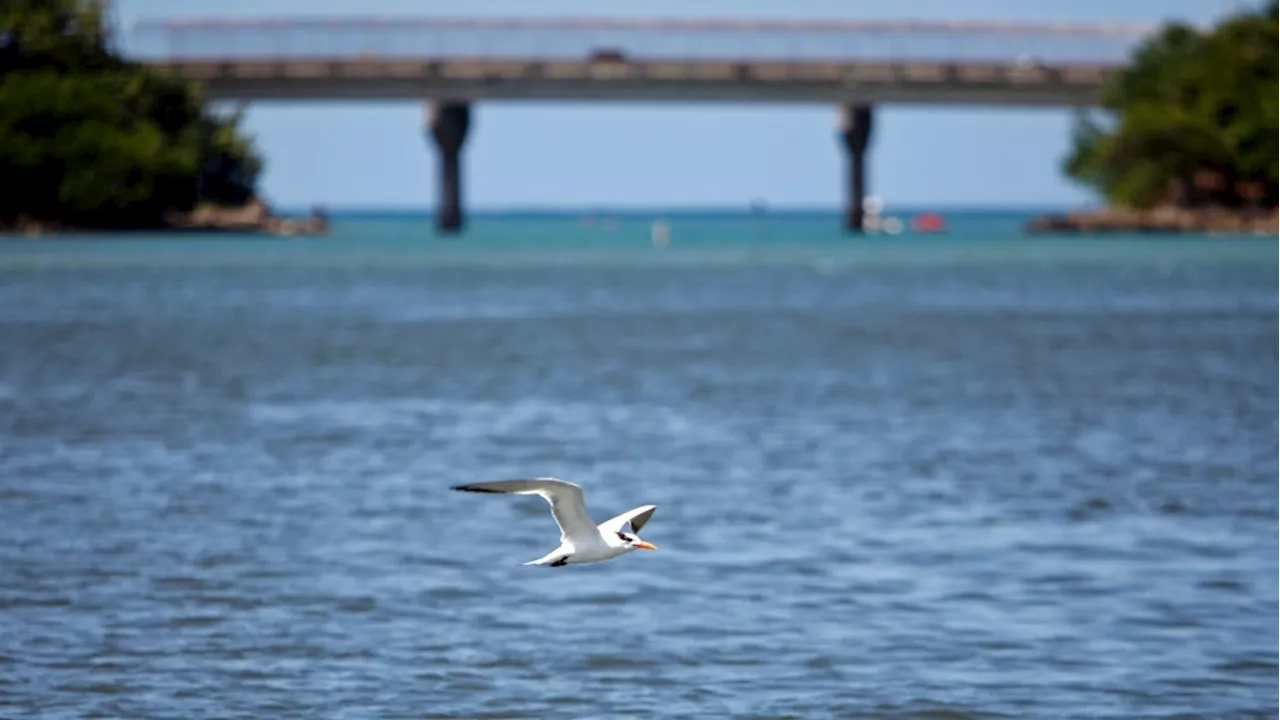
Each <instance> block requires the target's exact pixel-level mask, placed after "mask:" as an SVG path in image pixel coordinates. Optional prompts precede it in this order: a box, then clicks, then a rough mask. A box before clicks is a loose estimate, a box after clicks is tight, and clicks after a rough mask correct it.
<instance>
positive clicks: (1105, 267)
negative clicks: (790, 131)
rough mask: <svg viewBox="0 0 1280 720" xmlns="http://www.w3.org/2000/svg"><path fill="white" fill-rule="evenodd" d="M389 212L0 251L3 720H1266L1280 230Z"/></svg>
mask: <svg viewBox="0 0 1280 720" xmlns="http://www.w3.org/2000/svg"><path fill="white" fill-rule="evenodd" d="M413 222H417V221H410V220H405V221H402V222H400V223H390V224H388V223H382V224H379V223H376V222H358V221H350V222H346V223H342V222H340V223H339V225H338V228H337V231H336V233H335V236H334V237H333V238H332V239H329V240H319V241H292V242H283V241H270V240H231V239H228V240H216V239H209V240H141V239H140V240H134V241H120V242H114V241H112V242H107V241H103V240H97V241H95V240H94V239H92V238H90V239H85V240H82V241H68V242H52V243H50V242H43V243H41V242H25V241H11V242H6V243H0V245H2V246H3V247H2V248H0V513H2V514H0V717H4V718H28V717H33V718H34V717H39V718H87V717H112V718H198V717H218V718H231V717H234V718H268V717H270V718H277V717H279V718H286V717H287V718H322V717H378V718H553V717H574V718H598V717H611V716H612V717H673V718H676V717H679V718H707V717H735V718H822V717H868V718H1031V717H1034V718H1055V719H1059V718H1062V719H1065V718H1117V719H1125V720H1130V719H1133V718H1174V717H1179V718H1190V717H1203V718H1274V717H1276V715H1277V690H1276V688H1277V685H1276V678H1277V636H1278V628H1277V619H1276V618H1277V614H1276V608H1277V602H1278V599H1277V517H1278V512H1280V510H1278V508H1277V454H1278V452H1280V450H1278V447H1277V394H1278V388H1277V379H1276V378H1277V312H1276V311H1277V262H1276V246H1275V244H1274V241H1269V240H1266V239H1263V240H1252V241H1251V240H1238V239H1236V240H1233V239H1226V238H1223V239H1208V238H1201V239H1199V240H1197V241H1193V242H1185V241H1160V240H1138V239H1129V240H1124V239H1117V240H1114V241H1111V242H1101V241H1071V240H1053V241H1047V240H1037V241H1029V242H1028V241H1015V240H1013V239H1008V238H1005V239H993V240H990V241H983V240H981V239H977V238H973V237H969V238H950V239H944V240H938V241H928V242H926V241H922V240H901V241H894V240H888V239H878V240H867V241H845V242H843V243H841V242H835V241H830V242H828V241H822V242H796V243H787V242H785V238H783V237H782V236H779V237H778V238H775V239H777V240H778V242H773V243H772V244H770V243H771V241H761V242H759V243H756V244H755V245H748V244H744V243H741V242H738V243H736V244H735V243H734V242H730V241H728V240H725V241H723V242H712V241H711V240H709V239H706V238H710V237H711V236H712V235H713V234H714V233H713V230H710V229H707V228H703V229H702V230H700V231H697V232H693V231H690V232H684V229H683V228H682V226H680V225H679V223H676V224H675V225H674V226H673V231H672V236H673V238H674V240H673V243H672V246H671V247H670V248H668V249H667V250H665V251H658V250H654V249H653V248H651V247H648V246H647V233H648V229H647V227H641V228H640V229H637V230H634V236H635V237H634V239H635V242H634V243H630V244H628V243H626V242H622V241H619V242H618V243H614V244H609V243H605V244H604V245H602V246H600V247H596V246H592V245H591V244H590V242H587V241H584V242H583V243H582V244H580V245H573V246H570V245H560V246H553V247H547V246H544V245H541V244H539V243H536V242H532V241H530V240H529V238H535V237H542V235H553V236H554V235H555V234H556V232H558V231H556V230H554V227H559V226H554V227H553V228H552V229H550V230H549V229H547V226H546V225H545V223H544V224H542V225H539V224H538V222H535V221H528V222H527V223H526V224H525V225H521V224H520V222H518V221H510V222H509V223H508V224H507V225H506V226H505V227H506V229H505V230H502V229H501V227H500V224H497V225H490V226H484V227H482V228H481V229H480V230H477V231H476V234H475V235H474V236H473V237H471V238H470V239H468V240H461V241H448V242H445V243H441V242H438V241H435V240H432V239H430V237H429V236H428V235H427V233H426V232H425V228H424V227H421V226H415V225H413V224H412V223H413ZM547 222H549V221H547ZM485 227H487V228H488V229H484V228H485ZM708 227H709V226H708ZM726 227H727V226H726ZM494 228H499V229H494ZM522 228H523V229H522ZM740 230H741V228H739V230H732V229H725V227H722V228H721V232H722V234H724V235H725V237H731V236H734V233H736V232H739V231H740ZM629 232H633V231H632V230H631V229H629V228H627V227H624V228H622V229H620V230H619V233H621V234H623V235H626V234H627V233H629ZM698 232H702V233H704V235H705V237H704V240H706V242H703V243H702V244H698V243H691V245H692V247H686V246H685V245H682V244H681V242H682V239H683V238H688V237H690V235H697V233H698ZM778 232H783V231H778ZM486 233H488V234H486ZM539 233H541V234H542V235H539ZM682 233H684V234H682ZM401 235H405V236H406V237H401ZM407 235H415V237H414V238H409V237H407ZM628 237H631V236H630V235H628ZM700 237H701V236H700ZM520 238H524V239H525V241H521V240H520ZM1019 243H1021V244H1019ZM529 475H554V476H558V477H562V478H566V479H569V480H573V481H576V482H578V483H580V484H581V485H583V486H584V487H585V488H586V493H587V500H588V503H589V507H590V510H591V511H592V513H593V514H594V515H595V516H596V517H597V518H598V519H599V520H603V519H605V518H607V517H609V516H611V515H613V514H615V513H618V512H621V511H623V510H626V509H628V508H631V507H634V506H637V505H641V504H647V503H653V504H656V505H657V506H658V509H657V512H656V514H655V515H654V517H653V519H652V520H651V521H650V523H649V525H647V526H646V527H645V530H644V533H643V535H644V536H645V537H646V539H648V540H650V541H651V542H653V543H655V544H656V545H658V546H659V548H660V549H659V550H658V551H657V552H641V553H633V554H631V555H628V556H625V557H623V558H620V559H618V560H615V561H611V562H607V563H601V564H596V565H588V566H576V567H574V566H571V567H565V568H554V569H552V568H530V567H521V566H520V565H519V564H520V563H521V562H525V561H528V560H532V559H534V558H537V557H539V556H541V555H542V554H544V553H545V552H547V551H549V550H550V549H552V548H553V547H554V546H555V544H556V542H557V531H556V528H555V525H554V523H553V521H552V519H551V517H550V515H549V514H548V513H547V510H546V507H545V505H544V504H543V503H542V501H540V500H539V499H537V498H532V497H519V498H517V497H504V496H471V495H463V494H459V493H452V492H449V490H448V487H449V486H450V485H453V484H458V483H461V482H470V481H478V480H486V479H495V478H502V477H512V476H529Z"/></svg>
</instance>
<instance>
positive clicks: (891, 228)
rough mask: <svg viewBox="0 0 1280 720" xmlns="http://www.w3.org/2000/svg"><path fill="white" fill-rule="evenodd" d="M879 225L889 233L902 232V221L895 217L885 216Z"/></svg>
mask: <svg viewBox="0 0 1280 720" xmlns="http://www.w3.org/2000/svg"><path fill="white" fill-rule="evenodd" d="M881 227H882V228H884V231H885V232H887V233H889V234H890V235H897V234H898V233H900V232H902V221H901V220H899V219H898V218H896V217H889V218H885V219H884V223H883V224H881Z"/></svg>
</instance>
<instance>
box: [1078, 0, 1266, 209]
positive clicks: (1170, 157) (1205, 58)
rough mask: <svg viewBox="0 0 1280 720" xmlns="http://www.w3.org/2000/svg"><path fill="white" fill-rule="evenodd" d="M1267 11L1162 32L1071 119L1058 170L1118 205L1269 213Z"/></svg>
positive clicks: (1176, 25)
mask: <svg viewBox="0 0 1280 720" xmlns="http://www.w3.org/2000/svg"><path fill="white" fill-rule="evenodd" d="M1276 7H1277V6H1276V3H1274V2H1273V3H1272V4H1271V5H1270V6H1269V7H1267V8H1266V9H1264V10H1261V11H1255V12H1246V13H1242V14H1240V15H1236V16H1234V17H1231V18H1228V19H1227V20H1226V21H1224V22H1223V23H1222V24H1220V25H1219V26H1217V27H1215V28H1213V29H1212V30H1210V31H1208V32H1199V31H1197V30H1195V29H1194V28H1191V27H1187V26H1185V25H1179V24H1172V25H1168V26H1166V27H1165V28H1164V30H1163V31H1162V32H1161V33H1160V34H1159V35H1157V36H1156V37H1154V38H1152V39H1151V40H1149V41H1148V42H1147V43H1145V44H1144V45H1143V46H1142V47H1140V48H1139V49H1138V51H1137V52H1136V53H1135V54H1134V56H1133V57H1132V58H1131V61H1130V64H1129V66H1128V67H1127V68H1125V69H1124V70H1123V71H1122V72H1120V73H1119V74H1118V76H1117V77H1116V78H1115V79H1114V81H1113V82H1112V83H1111V84H1110V86H1109V87H1108V88H1106V90H1105V91H1104V93H1103V97H1102V102H1101V105H1102V108H1103V117H1102V118H1093V117H1088V116H1082V117H1080V118H1078V120H1077V124H1076V130H1075V142H1074V149H1073V151H1072V153H1071V154H1070V156H1069V157H1068V158H1067V159H1066V161H1065V163H1064V169H1065V171H1066V173H1067V174H1068V175H1069V176H1070V177H1072V178H1073V179H1075V180H1077V181H1078V182H1081V183H1082V184H1085V185H1087V186H1091V187H1093V188H1095V189H1097V190H1099V191H1100V192H1101V193H1102V194H1103V195H1104V196H1106V198H1107V199H1108V200H1110V201H1111V202H1113V203H1116V204H1119V205H1128V206H1135V207H1151V206H1153V205H1156V204H1159V203H1162V202H1168V201H1175V202H1178V203H1180V204H1182V205H1185V206H1204V205H1222V206H1229V207H1239V206H1243V205H1250V204H1252V205H1265V206H1267V207H1275V205H1276V181H1277V172H1276V170H1277V168H1276V158H1277V150H1278V148H1277V132H1278V128H1277V116H1276V109H1277V104H1276V103H1277V85H1278V82H1277V50H1276V43H1277V19H1276V18H1277V15H1276Z"/></svg>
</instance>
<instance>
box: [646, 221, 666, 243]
mask: <svg viewBox="0 0 1280 720" xmlns="http://www.w3.org/2000/svg"><path fill="white" fill-rule="evenodd" d="M649 240H650V241H651V242H652V243H653V246H654V247H656V248H659V249H661V248H664V247H666V246H667V245H668V244H670V242H671V226H670V225H668V224H667V221H666V220H654V221H653V222H652V223H650V224H649Z"/></svg>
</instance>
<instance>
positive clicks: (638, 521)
mask: <svg viewBox="0 0 1280 720" xmlns="http://www.w3.org/2000/svg"><path fill="white" fill-rule="evenodd" d="M655 509H656V508H655V507H654V506H653V505H641V506H640V507H638V508H636V509H635V510H628V511H626V512H624V513H622V514H621V515H619V516H617V517H613V518H609V519H608V520H605V521H604V522H602V523H600V530H601V532H613V533H616V532H621V531H622V528H623V526H624V525H626V524H627V522H628V521H630V522H631V531H632V532H640V528H642V527H644V524H645V523H647V522H649V518H651V517H653V511H654V510H655Z"/></svg>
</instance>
